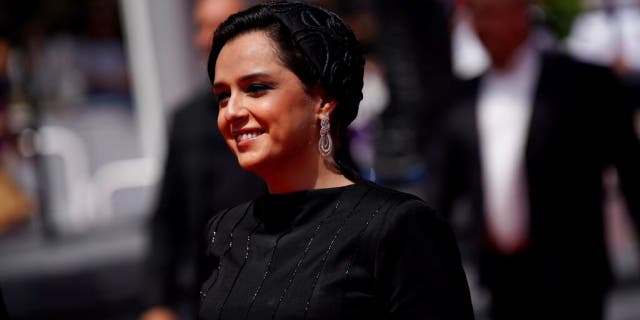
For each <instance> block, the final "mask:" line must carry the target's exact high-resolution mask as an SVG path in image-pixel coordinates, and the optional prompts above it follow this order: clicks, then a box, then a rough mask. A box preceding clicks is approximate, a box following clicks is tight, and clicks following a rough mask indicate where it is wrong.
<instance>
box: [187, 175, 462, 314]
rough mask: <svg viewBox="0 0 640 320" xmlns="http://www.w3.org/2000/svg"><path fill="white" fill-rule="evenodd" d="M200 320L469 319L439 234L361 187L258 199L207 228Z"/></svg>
mask: <svg viewBox="0 0 640 320" xmlns="http://www.w3.org/2000/svg"><path fill="white" fill-rule="evenodd" d="M207 241H208V249H207V251H208V252H207V254H208V256H209V261H208V264H209V266H208V268H209V269H210V272H211V275H210V277H209V278H208V280H207V281H205V283H204V284H203V286H202V291H201V305H200V318H201V319H205V320H208V319H472V318H473V312H472V307H471V300H470V297H469V289H468V286H467V282H466V279H465V275H464V271H463V269H462V265H461V262H460V255H459V252H458V248H457V246H456V241H455V238H454V236H453V233H452V232H451V230H450V228H449V227H448V225H447V224H446V223H445V222H444V221H443V220H442V219H441V218H440V217H438V216H437V215H436V214H435V213H434V211H432V210H431V209H430V208H428V207H427V206H426V205H425V204H424V202H423V201H421V200H420V199H418V198H416V197H414V196H411V195H408V194H405V193H401V192H397V191H393V190H390V189H386V188H383V187H380V186H378V185H375V184H373V183H370V182H366V181H359V182H358V183H356V184H353V185H350V186H346V187H338V188H329V189H319V190H309V191H300V192H294V193H289V194H282V195H273V194H270V195H265V196H262V197H260V198H258V199H256V200H255V201H251V202H249V203H246V204H243V205H240V206H237V207H235V208H233V209H230V210H227V211H224V212H222V213H220V214H218V215H216V217H215V218H214V219H213V220H211V221H210V222H209V234H208V239H207Z"/></svg>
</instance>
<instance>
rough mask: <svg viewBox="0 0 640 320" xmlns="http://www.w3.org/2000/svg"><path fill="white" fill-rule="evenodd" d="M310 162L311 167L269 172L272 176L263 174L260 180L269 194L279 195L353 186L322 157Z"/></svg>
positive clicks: (286, 168) (305, 166) (289, 167)
mask: <svg viewBox="0 0 640 320" xmlns="http://www.w3.org/2000/svg"><path fill="white" fill-rule="evenodd" d="M312 162H313V165H308V164H306V165H304V166H301V167H299V168H293V167H291V166H287V167H285V168H283V169H280V170H271V171H272V174H263V175H262V178H263V179H264V180H265V182H266V183H267V187H268V188H269V193H272V194H281V193H290V192H295V191H302V190H311V189H325V188H335V187H343V186H347V185H351V184H353V181H351V180H349V179H347V178H346V177H345V176H344V175H342V174H341V173H340V172H337V170H336V169H333V168H332V163H330V162H328V161H325V160H324V159H323V158H322V157H318V159H317V161H315V162H314V161H312Z"/></svg>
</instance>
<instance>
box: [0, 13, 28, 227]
mask: <svg viewBox="0 0 640 320" xmlns="http://www.w3.org/2000/svg"><path fill="white" fill-rule="evenodd" d="M10 9H12V8H11V6H10V5H5V4H3V6H2V7H0V235H2V234H3V233H5V232H7V231H8V230H9V229H11V228H12V227H15V226H16V225H18V224H20V223H22V222H24V221H26V220H27V219H28V218H29V215H30V214H31V213H32V209H33V204H32V203H31V202H32V201H31V199H30V196H29V195H28V193H27V192H26V191H25V190H24V188H23V187H24V186H22V183H21V181H20V178H21V177H20V173H22V172H21V171H20V169H21V167H22V166H23V163H22V160H23V159H22V156H21V154H20V152H19V150H18V139H19V135H20V131H21V130H22V129H23V127H24V123H25V121H24V117H21V115H22V114H20V111H22V110H20V109H21V108H22V107H23V104H20V101H18V100H19V99H18V97H17V94H16V92H18V91H19V90H18V88H16V83H12V79H10V75H9V68H10V67H9V64H10V63H9V56H10V54H11V51H12V47H14V46H15V42H16V39H15V37H16V34H17V33H18V32H17V31H16V30H15V29H17V26H18V25H19V23H17V22H16V21H12V20H13V19H15V18H14V17H11V16H10V13H9V12H11V10H10ZM15 20H17V19H15ZM14 49H15V48H14ZM13 80H14V81H13V82H15V79H13Z"/></svg>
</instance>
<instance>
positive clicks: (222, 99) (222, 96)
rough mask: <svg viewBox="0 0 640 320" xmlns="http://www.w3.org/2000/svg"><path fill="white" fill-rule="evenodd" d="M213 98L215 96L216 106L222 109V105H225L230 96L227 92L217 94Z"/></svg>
mask: <svg viewBox="0 0 640 320" xmlns="http://www.w3.org/2000/svg"><path fill="white" fill-rule="evenodd" d="M215 96H216V101H217V102H218V106H219V107H222V106H223V105H224V104H226V102H227V100H228V99H229V96H230V94H229V92H217V93H216V94H215Z"/></svg>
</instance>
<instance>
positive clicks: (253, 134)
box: [236, 132, 260, 142]
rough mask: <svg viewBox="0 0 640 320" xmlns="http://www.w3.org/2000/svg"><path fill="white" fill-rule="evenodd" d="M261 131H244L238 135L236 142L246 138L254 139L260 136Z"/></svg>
mask: <svg viewBox="0 0 640 320" xmlns="http://www.w3.org/2000/svg"><path fill="white" fill-rule="evenodd" d="M259 135H260V133H259V132H250V133H242V134H239V135H237V136H236V142H241V141H244V140H248V139H253V138H255V137H257V136H259Z"/></svg>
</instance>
